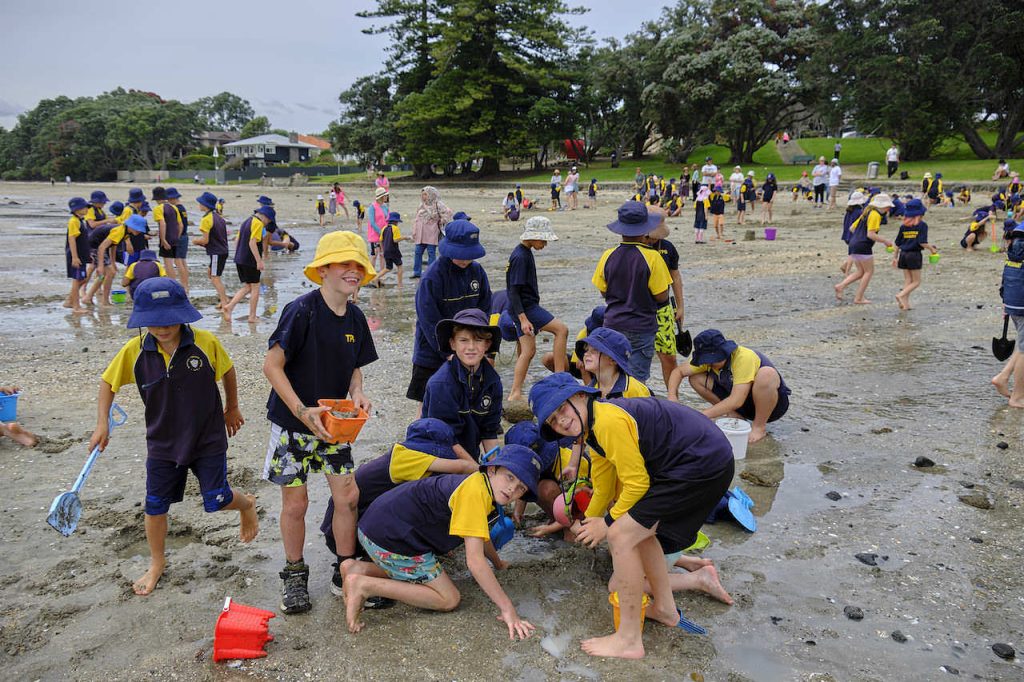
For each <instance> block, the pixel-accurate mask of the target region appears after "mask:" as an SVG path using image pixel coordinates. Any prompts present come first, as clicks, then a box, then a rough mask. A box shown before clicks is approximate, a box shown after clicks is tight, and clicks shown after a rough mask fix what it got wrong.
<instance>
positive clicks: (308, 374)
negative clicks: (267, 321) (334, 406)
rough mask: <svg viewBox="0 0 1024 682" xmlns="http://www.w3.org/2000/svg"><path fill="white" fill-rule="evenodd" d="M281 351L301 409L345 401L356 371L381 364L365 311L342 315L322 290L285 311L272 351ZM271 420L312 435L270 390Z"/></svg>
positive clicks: (354, 309)
mask: <svg viewBox="0 0 1024 682" xmlns="http://www.w3.org/2000/svg"><path fill="white" fill-rule="evenodd" d="M275 345H279V346H281V350H283V351H284V357H285V364H284V373H285V375H286V376H287V377H288V381H289V382H291V385H292V389H294V390H295V394H296V395H297V396H298V397H299V400H301V401H302V404H303V405H309V406H311V407H315V406H316V404H317V400H320V399H327V398H337V399H341V398H345V397H347V396H348V387H349V384H350V383H351V381H352V374H353V373H354V372H355V370H356V369H358V368H360V367H364V366H365V365H368V364H370V363H371V362H373V361H375V360H376V359H377V349H376V347H375V346H374V344H373V337H371V336H370V327H369V326H368V325H367V324H366V317H365V316H364V315H363V311H362V310H360V309H359V308H358V307H357V306H355V305H353V304H351V303H349V304H348V306H347V308H346V310H345V314H344V315H343V316H339V315H336V314H335V313H334V311H333V310H331V309H330V308H329V307H328V306H327V303H326V302H324V297H323V295H322V294H321V293H320V289H316V290H315V291H311V292H309V293H308V294H303V295H302V296H299V297H298V298H297V299H295V300H294V301H292V302H291V303H289V304H288V305H286V306H285V307H284V310H283V311H281V319H280V320H278V323H277V329H275V330H274V333H273V334H271V335H270V340H269V341H268V346H267V347H268V348H273V347H274V346H275ZM267 419H269V420H270V421H272V422H273V423H275V424H277V425H278V426H280V427H281V428H283V429H285V430H287V431H293V432H297V433H306V434H308V433H309V432H310V431H309V428H308V427H307V426H306V425H305V424H303V423H302V422H301V421H299V420H298V419H296V418H295V417H294V416H293V415H292V411H291V409H289V407H288V406H287V405H285V404H284V402H283V401H282V400H281V398H280V397H278V395H277V392H276V391H274V390H273V389H271V391H270V398H269V399H268V400H267Z"/></svg>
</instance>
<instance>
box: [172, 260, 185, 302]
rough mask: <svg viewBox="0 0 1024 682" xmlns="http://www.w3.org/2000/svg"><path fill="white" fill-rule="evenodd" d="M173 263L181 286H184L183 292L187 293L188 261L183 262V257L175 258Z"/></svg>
mask: <svg viewBox="0 0 1024 682" xmlns="http://www.w3.org/2000/svg"><path fill="white" fill-rule="evenodd" d="M174 265H175V266H177V268H178V278H179V280H180V281H181V286H183V287H184V288H185V293H186V294H188V263H187V262H185V259H184V258H175V259H174Z"/></svg>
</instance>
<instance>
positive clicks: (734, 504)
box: [706, 486, 757, 533]
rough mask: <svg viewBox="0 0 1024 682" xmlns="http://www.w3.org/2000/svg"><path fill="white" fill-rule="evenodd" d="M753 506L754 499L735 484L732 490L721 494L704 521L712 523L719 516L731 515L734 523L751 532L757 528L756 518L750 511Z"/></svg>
mask: <svg viewBox="0 0 1024 682" xmlns="http://www.w3.org/2000/svg"><path fill="white" fill-rule="evenodd" d="M753 507H754V501H753V500H752V499H750V496H749V495H747V494H746V493H745V492H743V490H742V489H740V487H739V486H736V487H735V488H733V489H732V490H727V491H726V493H725V495H722V499H721V500H719V502H718V505H717V506H715V509H714V510H713V511H712V512H711V513H710V514H708V518H707V519H706V521H707V523H714V522H715V521H717V520H718V519H720V518H723V517H727V516H731V517H732V519H733V520H734V521H736V523H738V524H740V525H741V526H743V527H744V528H745V529H746V530H749V531H750V532H751V533H753V532H754V531H756V530H757V519H755V518H754V513H753V512H752V511H751V509H753Z"/></svg>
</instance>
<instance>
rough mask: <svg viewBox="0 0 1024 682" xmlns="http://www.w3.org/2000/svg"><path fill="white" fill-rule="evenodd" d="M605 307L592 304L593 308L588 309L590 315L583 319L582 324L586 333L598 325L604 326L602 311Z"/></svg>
mask: <svg viewBox="0 0 1024 682" xmlns="http://www.w3.org/2000/svg"><path fill="white" fill-rule="evenodd" d="M606 309H607V306H603V305H598V306H594V309H593V310H591V311H590V315H589V316H587V319H586V320H584V321H583V326H584V327H585V328H586V330H587V333H588V334H589V333H590V332H592V331H594V330H595V329H597V328H598V327H603V326H604V311H605V310H606Z"/></svg>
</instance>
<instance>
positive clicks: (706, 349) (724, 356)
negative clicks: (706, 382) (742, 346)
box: [693, 329, 739, 365]
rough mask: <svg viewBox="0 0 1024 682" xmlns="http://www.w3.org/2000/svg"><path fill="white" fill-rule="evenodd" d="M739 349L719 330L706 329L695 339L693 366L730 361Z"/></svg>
mask: <svg viewBox="0 0 1024 682" xmlns="http://www.w3.org/2000/svg"><path fill="white" fill-rule="evenodd" d="M738 347H739V346H737V345H736V342H735V341H730V340H729V339H727V338H725V336H724V335H723V334H722V332H720V331H718V330H717V329H705V330H704V331H702V332H701V333H700V334H697V336H695V337H694V339H693V364H694V365H710V364H712V363H714V362H722V361H723V360H728V359H729V356H730V355H732V352H733V351H734V350H736V349H737V348H738Z"/></svg>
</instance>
